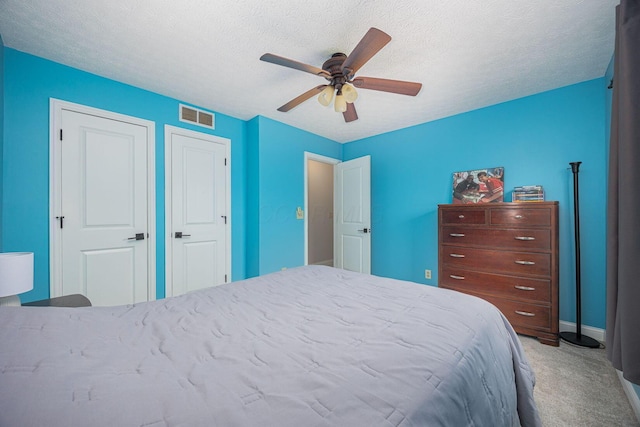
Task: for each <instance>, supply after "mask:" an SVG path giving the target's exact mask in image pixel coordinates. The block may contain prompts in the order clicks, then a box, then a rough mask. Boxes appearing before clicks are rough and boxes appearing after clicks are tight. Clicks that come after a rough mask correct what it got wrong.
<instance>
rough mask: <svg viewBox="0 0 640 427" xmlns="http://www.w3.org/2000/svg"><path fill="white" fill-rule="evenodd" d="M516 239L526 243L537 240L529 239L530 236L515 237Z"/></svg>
mask: <svg viewBox="0 0 640 427" xmlns="http://www.w3.org/2000/svg"><path fill="white" fill-rule="evenodd" d="M514 239H516V240H526V241H529V240H536V238H535V237H529V236H516V237H514Z"/></svg>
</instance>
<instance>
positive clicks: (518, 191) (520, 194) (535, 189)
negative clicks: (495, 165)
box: [511, 185, 544, 202]
mask: <svg viewBox="0 0 640 427" xmlns="http://www.w3.org/2000/svg"><path fill="white" fill-rule="evenodd" d="M511 201H512V202H544V189H543V188H542V185H523V186H520V187H515V188H514V189H513V193H512V195H511Z"/></svg>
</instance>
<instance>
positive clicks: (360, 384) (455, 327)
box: [0, 266, 540, 427]
mask: <svg viewBox="0 0 640 427" xmlns="http://www.w3.org/2000/svg"><path fill="white" fill-rule="evenodd" d="M0 325H1V326H0V426H3V427H11V426H16V427H18V426H20V427H23V426H153V427H156V426H158V427H159V426H225V427H232V426H260V427H265V426H277V427H285V426H292V427H301V426H349V427H355V426H367V427H369V426H403V427H408V426H455V427H457V426H492V427H495V426H517V425H519V424H522V425H524V426H539V425H540V420H539V417H538V413H537V409H536V406H535V403H534V400H533V385H534V375H533V372H532V371H531V368H530V367H529V365H528V363H527V360H526V357H525V355H524V353H523V350H522V347H521V346H520V342H519V340H518V337H517V336H516V335H515V333H514V331H513V329H512V328H511V326H510V325H509V323H508V322H507V321H506V320H505V319H504V317H503V316H502V314H501V313H500V312H499V311H498V310H497V309H496V308H495V307H494V306H492V305H490V304H489V303H487V302H485V301H483V300H480V299H477V298H474V297H471V296H467V295H462V294H459V293H456V292H453V291H448V290H443V289H438V288H434V287H430V286H424V285H418V284H415V283H410V282H404V281H399V280H391V279H385V278H380V277H376V276H371V275H364V274H358V273H352V272H348V271H344V270H339V269H333V268H330V267H312V266H310V267H301V268H296V269H290V270H287V271H284V272H279V273H274V274H269V275H266V276H262V277H258V278H254V279H248V280H243V281H239V282H234V283H231V284H227V285H223V286H218V287H214V288H210V289H205V290H201V291H196V292H192V293H189V294H187V295H183V296H180V297H174V298H168V299H164V300H158V301H153V302H148V303H142V304H136V305H133V306H121V307H86V308H43V307H15V308H10V307H2V308H0Z"/></svg>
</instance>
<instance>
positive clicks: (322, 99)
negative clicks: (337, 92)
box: [318, 86, 334, 107]
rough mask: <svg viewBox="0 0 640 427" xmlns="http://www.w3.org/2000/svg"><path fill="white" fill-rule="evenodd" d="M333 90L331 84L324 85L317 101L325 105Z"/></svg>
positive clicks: (328, 101)
mask: <svg viewBox="0 0 640 427" xmlns="http://www.w3.org/2000/svg"><path fill="white" fill-rule="evenodd" d="M333 91H334V89H333V86H327V87H325V88H324V89H323V91H322V92H320V95H318V102H319V103H320V104H322V105H324V106H325V107H327V106H328V105H329V104H331V101H332V100H333Z"/></svg>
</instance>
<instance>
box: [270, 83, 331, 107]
mask: <svg viewBox="0 0 640 427" xmlns="http://www.w3.org/2000/svg"><path fill="white" fill-rule="evenodd" d="M325 87H327V85H320V86H316V87H314V88H313V89H311V90H308V91H306V92H305V93H303V94H302V95H300V96H297V97H295V98H293V99H292V100H291V101H289V102H287V103H286V104H284V105H283V106H282V107H280V108H278V111H282V112H283V113H286V112H287V111H289V110H291V109H293V108H295V107H297V106H298V105H300V104H302V103H303V102H304V101H306V100H307V99H309V98H312V97H313V96H314V95H317V94H319V93H320V92H322V89H324V88H325Z"/></svg>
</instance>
